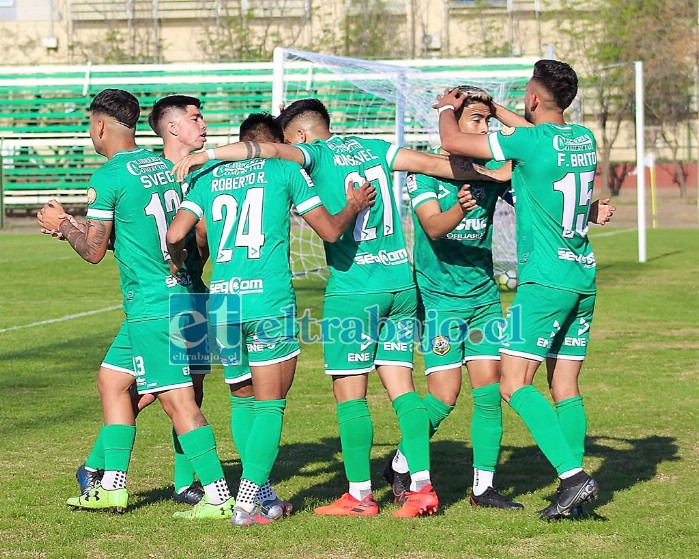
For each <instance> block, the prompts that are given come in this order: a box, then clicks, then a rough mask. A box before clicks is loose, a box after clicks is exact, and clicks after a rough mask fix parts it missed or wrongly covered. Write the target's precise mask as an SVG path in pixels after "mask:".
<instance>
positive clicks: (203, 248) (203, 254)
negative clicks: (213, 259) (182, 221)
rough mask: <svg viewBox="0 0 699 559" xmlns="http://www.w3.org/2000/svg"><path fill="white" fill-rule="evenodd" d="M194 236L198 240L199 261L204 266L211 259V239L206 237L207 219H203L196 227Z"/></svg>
mask: <svg viewBox="0 0 699 559" xmlns="http://www.w3.org/2000/svg"><path fill="white" fill-rule="evenodd" d="M194 236H195V238H196V240H197V249H198V250H199V259H200V260H201V265H202V266H203V265H204V264H206V261H207V260H208V259H209V239H208V238H207V236H206V219H205V218H204V217H202V218H201V219H200V220H199V222H198V223H197V224H196V225H195V226H194Z"/></svg>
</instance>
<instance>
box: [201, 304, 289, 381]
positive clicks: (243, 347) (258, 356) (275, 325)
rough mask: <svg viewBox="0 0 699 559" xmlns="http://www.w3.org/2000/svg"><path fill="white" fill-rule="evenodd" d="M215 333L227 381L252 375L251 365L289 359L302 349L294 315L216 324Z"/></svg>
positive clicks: (257, 365) (258, 365) (244, 378)
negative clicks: (240, 322) (285, 317)
mask: <svg viewBox="0 0 699 559" xmlns="http://www.w3.org/2000/svg"><path fill="white" fill-rule="evenodd" d="M214 332H215V337H216V345H217V347H218V352H219V358H220V360H221V364H222V365H223V378H224V380H225V381H226V383H227V384H237V383H239V382H243V381H246V380H249V379H250V378H252V373H251V371H250V368H251V367H264V366H265V365H273V364H275V363H281V362H282V361H288V360H289V359H292V358H293V357H296V356H297V355H298V354H299V353H300V352H301V350H300V348H299V342H298V337H297V336H298V326H297V324H296V320H295V317H287V319H284V318H281V317H280V318H263V319H260V320H251V321H248V322H243V323H242V324H225V325H222V324H217V325H215V327H214Z"/></svg>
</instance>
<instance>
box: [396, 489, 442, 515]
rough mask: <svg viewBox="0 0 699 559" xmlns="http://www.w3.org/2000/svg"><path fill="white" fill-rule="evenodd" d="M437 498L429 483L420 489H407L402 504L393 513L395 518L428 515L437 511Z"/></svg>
mask: <svg viewBox="0 0 699 559" xmlns="http://www.w3.org/2000/svg"><path fill="white" fill-rule="evenodd" d="M438 508H439V499H438V498H437V493H435V491H434V488H433V487H432V486H431V485H425V487H423V488H422V489H420V491H409V492H408V493H407V499H406V500H405V503H403V506H402V507H401V508H399V509H398V510H397V511H396V512H394V513H393V516H394V517H395V518H415V517H416V516H429V515H431V514H434V513H435V512H437V509H438Z"/></svg>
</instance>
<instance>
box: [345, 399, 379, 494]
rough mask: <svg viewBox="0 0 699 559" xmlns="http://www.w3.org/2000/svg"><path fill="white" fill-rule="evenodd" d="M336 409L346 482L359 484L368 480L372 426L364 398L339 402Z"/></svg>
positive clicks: (369, 474) (372, 437) (369, 475)
mask: <svg viewBox="0 0 699 559" xmlns="http://www.w3.org/2000/svg"><path fill="white" fill-rule="evenodd" d="M336 409H337V422H338V424H339V426H340V444H341V446H342V461H343V462H344V465H345V475H346V476H347V481H349V482H353V483H359V482H362V481H367V480H370V479H371V457H370V455H371V445H372V443H373V441H374V425H373V423H372V422H371V414H370V413H369V405H368V404H367V401H366V398H358V399H356V400H348V401H346V402H340V403H339V404H337V406H336Z"/></svg>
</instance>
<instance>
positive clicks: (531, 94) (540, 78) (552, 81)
mask: <svg viewBox="0 0 699 559" xmlns="http://www.w3.org/2000/svg"><path fill="white" fill-rule="evenodd" d="M577 94H578V76H577V74H576V73H575V70H573V68H571V67H570V65H569V64H566V63H565V62H561V61H560V60H539V61H538V62H537V63H536V64H534V73H533V74H532V77H531V79H530V80H529V82H527V92H526V94H525V96H524V116H525V118H526V119H527V120H528V121H529V122H534V119H535V115H534V113H535V112H536V111H537V110H542V109H543V110H544V111H554V112H560V113H562V112H563V111H565V110H566V109H567V108H568V107H569V106H570V104H571V103H572V102H573V99H575V96H576V95H577Z"/></svg>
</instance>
